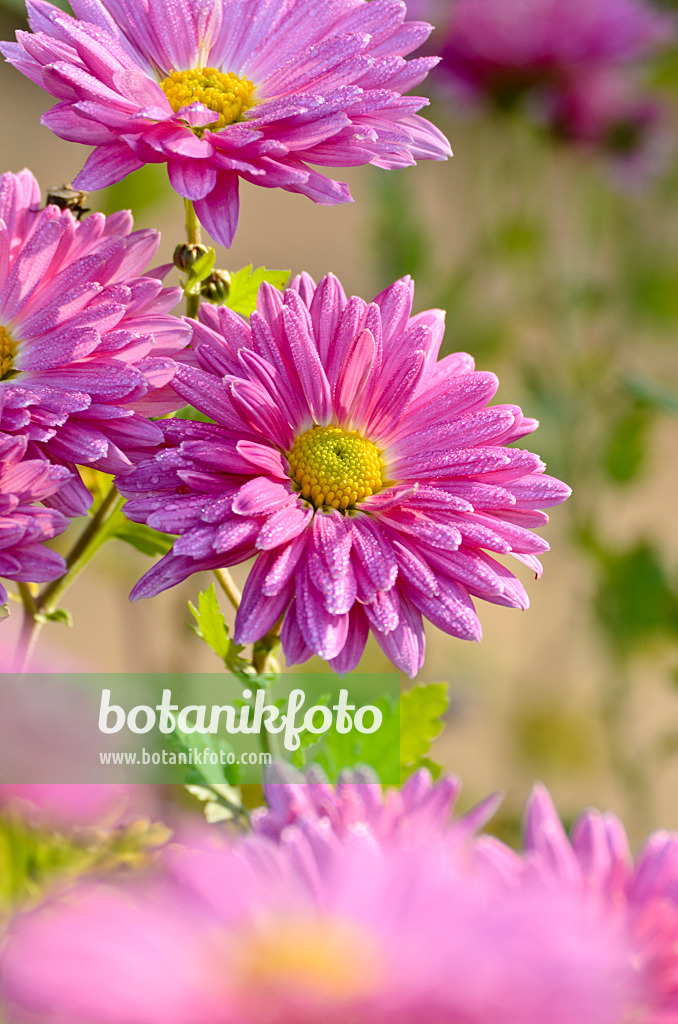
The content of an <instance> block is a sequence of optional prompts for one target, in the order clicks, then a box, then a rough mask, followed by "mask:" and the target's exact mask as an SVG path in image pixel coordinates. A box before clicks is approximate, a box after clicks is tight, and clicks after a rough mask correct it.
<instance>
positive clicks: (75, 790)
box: [0, 754, 144, 828]
mask: <svg viewBox="0 0 678 1024" xmlns="http://www.w3.org/2000/svg"><path fill="white" fill-rule="evenodd" d="M35 756H38V755H37V754H36V755H35ZM142 789H144V787H142V786H130V785H122V784H115V783H110V784H107V783H75V784H68V785H66V784H60V783H26V784H24V785H21V784H17V785H12V784H5V785H0V812H1V813H4V814H7V813H10V814H16V815H18V816H19V817H21V818H24V819H26V820H28V821H30V822H31V823H32V824H36V825H42V826H47V827H52V828H64V827H65V828H75V827H78V826H82V825H97V826H99V827H110V828H113V827H115V826H116V825H119V824H120V823H121V822H122V821H123V820H124V819H129V817H130V816H133V815H134V813H137V814H138V813H141V811H140V806H141V801H140V799H139V797H140V792H138V791H141V790H142Z"/></svg>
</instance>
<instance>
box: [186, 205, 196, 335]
mask: <svg viewBox="0 0 678 1024" xmlns="http://www.w3.org/2000/svg"><path fill="white" fill-rule="evenodd" d="M184 207H185V209H186V239H187V241H188V244H189V245H200V221H199V220H198V218H197V216H196V213H195V208H194V206H193V203H192V202H191V201H190V200H189V199H184ZM199 309H200V292H199V291H197V292H196V293H195V294H187V295H186V316H190V317H192V318H193V319H195V318H196V316H197V315H198V310H199Z"/></svg>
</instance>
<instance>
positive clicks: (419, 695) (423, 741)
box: [400, 683, 449, 779]
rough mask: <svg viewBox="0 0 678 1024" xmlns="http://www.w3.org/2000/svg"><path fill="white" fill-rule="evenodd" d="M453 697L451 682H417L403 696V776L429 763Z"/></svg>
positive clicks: (401, 699)
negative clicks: (417, 683)
mask: <svg viewBox="0 0 678 1024" xmlns="http://www.w3.org/2000/svg"><path fill="white" fill-rule="evenodd" d="M448 705H449V698H448V694H447V683H428V684H427V685H426V684H422V685H421V686H415V687H414V688H413V689H412V690H410V691H409V692H407V693H403V694H401V697H400V765H401V774H402V778H403V779H405V778H407V776H408V775H411V774H412V772H414V771H416V770H417V769H418V768H422V767H429V768H430V761H428V758H427V755H428V753H429V750H430V749H431V745H432V743H433V741H434V739H435V738H436V736H438V735H440V732H441V731H442V728H443V723H442V717H443V715H444V714H445V712H446V711H447V708H448Z"/></svg>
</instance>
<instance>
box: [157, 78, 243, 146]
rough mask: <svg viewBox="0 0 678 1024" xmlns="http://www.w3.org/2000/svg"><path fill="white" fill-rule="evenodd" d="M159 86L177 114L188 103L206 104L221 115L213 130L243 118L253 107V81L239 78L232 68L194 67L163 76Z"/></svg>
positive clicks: (218, 129)
mask: <svg viewBox="0 0 678 1024" xmlns="http://www.w3.org/2000/svg"><path fill="white" fill-rule="evenodd" d="M160 88H161V89H162V91H163V92H164V93H165V96H166V97H167V99H168V100H169V105H170V107H171V108H172V110H173V111H174V112H175V113H178V111H180V110H181V108H182V107H185V106H187V105H188V104H189V103H203V104H204V105H205V106H206V107H208V108H209V109H210V110H213V111H214V113H215V114H217V115H218V119H217V121H216V127H214V128H212V130H213V131H217V132H218V131H220V130H221V129H222V128H224V127H225V126H226V125H227V124H234V123H235V122H236V121H242V120H243V116H244V114H245V113H246V112H247V111H248V110H249V109H250V107H253V106H254V99H253V93H254V84H253V83H252V82H250V81H249V80H248V79H247V78H238V76H237V75H234V74H233V72H232V71H219V70H218V68H193V69H192V70H188V71H172V72H171V74H169V75H168V76H167V78H163V80H162V82H161V83H160Z"/></svg>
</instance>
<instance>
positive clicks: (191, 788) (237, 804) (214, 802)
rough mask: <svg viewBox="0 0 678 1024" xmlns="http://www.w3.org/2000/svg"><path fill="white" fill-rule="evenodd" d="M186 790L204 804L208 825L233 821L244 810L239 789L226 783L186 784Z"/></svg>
mask: <svg viewBox="0 0 678 1024" xmlns="http://www.w3.org/2000/svg"><path fill="white" fill-rule="evenodd" d="M186 789H187V790H188V792H189V793H190V794H191V795H192V796H194V797H195V798H196V800H200V802H201V803H203V804H204V805H205V806H204V808H203V810H204V812H205V819H206V821H207V823H208V824H209V825H214V824H218V823H219V822H221V821H233V820H234V819H236V818H239V817H241V816H242V815H244V814H245V813H246V812H245V810H244V807H243V803H242V796H241V793H240V790H239V789H237V788H236V787H235V786H231V785H229V784H228V783H222V784H219V783H215V784H214V785H211V786H200V785H186Z"/></svg>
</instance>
